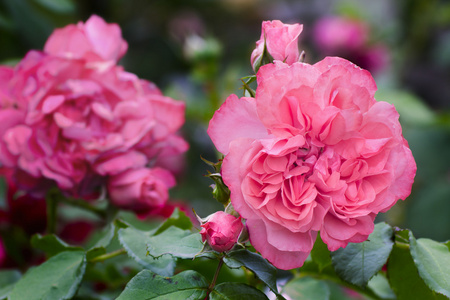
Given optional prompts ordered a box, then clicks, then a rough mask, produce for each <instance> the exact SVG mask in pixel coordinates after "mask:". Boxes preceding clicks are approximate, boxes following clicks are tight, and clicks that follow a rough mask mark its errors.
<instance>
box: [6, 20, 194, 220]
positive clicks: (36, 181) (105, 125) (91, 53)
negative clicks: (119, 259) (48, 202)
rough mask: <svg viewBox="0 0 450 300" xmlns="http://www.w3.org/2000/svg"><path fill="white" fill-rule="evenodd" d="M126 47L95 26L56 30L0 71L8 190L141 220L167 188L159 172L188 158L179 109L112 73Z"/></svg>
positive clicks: (106, 28) (170, 180) (110, 28)
mask: <svg viewBox="0 0 450 300" xmlns="http://www.w3.org/2000/svg"><path fill="white" fill-rule="evenodd" d="M126 50H127V43H126V42H125V41H124V40H123V38H122V35H121V30H120V28H119V26H118V25H117V24H108V23H106V22H105V21H104V20H103V19H101V18H100V17H98V16H92V17H91V18H89V20H87V21H86V22H85V23H82V22H80V23H78V24H76V25H69V26H66V27H64V28H61V29H57V30H56V31H55V32H54V33H53V34H52V35H51V36H50V37H49V39H48V40H47V42H46V44H45V47H44V50H43V51H30V52H28V53H27V55H26V56H25V57H24V58H23V59H22V60H21V61H20V62H19V63H18V64H17V66H15V67H14V68H12V67H7V66H1V67H0V118H1V120H2V123H1V125H0V163H1V165H2V167H5V168H10V169H12V170H13V171H14V179H15V181H16V183H17V185H18V186H19V187H20V188H21V189H23V190H25V191H27V192H30V193H34V194H42V193H44V192H45V191H46V190H48V189H49V188H51V187H52V186H55V185H56V186H57V187H58V188H60V189H61V190H62V191H64V192H65V193H67V194H70V195H72V196H80V197H88V196H91V195H93V194H94V193H96V192H98V191H99V190H100V189H101V187H103V186H106V187H107V190H108V192H109V197H110V200H111V201H112V203H113V204H115V205H117V206H119V207H121V208H125V209H132V210H135V211H137V212H146V211H149V210H151V209H153V208H155V207H160V206H161V205H163V204H164V203H165V201H166V200H167V198H168V189H169V188H170V187H172V186H173V185H174V184H175V179H174V177H173V175H172V173H171V170H170V168H171V166H170V164H168V162H170V161H171V159H178V158H179V156H180V155H181V154H182V153H183V152H185V151H186V150H187V148H188V145H187V143H186V142H185V141H184V140H183V139H182V138H181V137H180V136H179V135H178V133H177V132H178V130H179V129H180V127H181V126H182V125H183V123H184V110H185V106H184V103H182V102H178V101H175V100H173V99H171V98H169V97H166V96H164V95H163V94H162V93H161V91H160V90H159V89H158V88H157V87H156V86H155V85H154V84H153V83H151V82H148V81H146V80H142V79H139V78H138V77H137V76H136V75H134V74H131V73H128V72H126V71H125V70H124V69H123V67H121V66H119V65H118V64H117V62H118V60H119V59H120V58H121V57H122V56H123V55H124V54H125V52H126Z"/></svg>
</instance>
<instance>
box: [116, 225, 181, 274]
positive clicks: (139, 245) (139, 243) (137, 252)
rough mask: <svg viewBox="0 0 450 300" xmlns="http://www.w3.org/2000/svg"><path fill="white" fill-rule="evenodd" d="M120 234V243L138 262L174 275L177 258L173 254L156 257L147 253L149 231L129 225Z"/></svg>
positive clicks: (154, 269)
mask: <svg viewBox="0 0 450 300" xmlns="http://www.w3.org/2000/svg"><path fill="white" fill-rule="evenodd" d="M118 235H119V242H120V244H121V245H122V246H123V247H124V248H125V250H126V251H127V254H128V255H129V256H130V257H131V258H133V259H134V260H135V261H136V262H137V263H138V264H140V265H141V266H143V267H144V268H147V269H150V270H152V271H153V272H155V273H157V274H160V275H163V276H172V275H173V272H174V269H175V260H174V259H173V258H172V257H171V256H169V255H165V256H162V257H159V258H158V259H155V258H153V257H151V256H149V255H147V244H148V242H149V240H150V236H149V234H148V233H146V232H144V231H140V230H137V229H134V228H132V227H128V228H122V229H120V230H119V232H118Z"/></svg>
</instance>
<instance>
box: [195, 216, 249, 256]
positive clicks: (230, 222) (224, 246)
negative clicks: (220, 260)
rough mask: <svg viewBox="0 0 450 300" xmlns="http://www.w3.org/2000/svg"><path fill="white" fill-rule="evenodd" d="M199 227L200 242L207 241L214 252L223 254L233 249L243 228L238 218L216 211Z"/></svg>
mask: <svg viewBox="0 0 450 300" xmlns="http://www.w3.org/2000/svg"><path fill="white" fill-rule="evenodd" d="M201 227H202V230H201V231H200V234H201V235H202V241H203V242H204V241H205V240H207V241H208V244H209V245H210V246H211V248H212V249H213V250H214V251H217V252H224V251H228V250H230V249H231V248H233V246H234V244H236V242H237V240H238V238H239V235H240V233H241V231H242V228H243V227H244V226H243V225H242V222H241V218H240V217H239V218H236V217H234V216H232V215H229V214H227V213H225V212H223V211H218V212H216V213H214V214H212V215H210V216H209V217H208V218H207V219H206V223H204V224H202V225H201Z"/></svg>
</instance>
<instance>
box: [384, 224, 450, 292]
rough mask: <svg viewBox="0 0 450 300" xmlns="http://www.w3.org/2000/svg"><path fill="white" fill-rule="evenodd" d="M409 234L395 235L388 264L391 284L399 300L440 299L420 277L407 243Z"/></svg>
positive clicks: (405, 231) (404, 232) (406, 232)
mask: <svg viewBox="0 0 450 300" xmlns="http://www.w3.org/2000/svg"><path fill="white" fill-rule="evenodd" d="M408 233H409V230H402V231H400V232H397V233H396V234H395V244H394V247H393V248H392V252H391V255H390V256H389V261H388V264H387V278H388V280H389V284H390V286H391V288H392V290H393V291H394V293H395V295H396V296H397V299H398V300H410V299H427V300H428V299H430V300H431V299H440V298H441V297H439V295H436V294H434V292H433V291H431V290H430V289H429V288H428V287H427V286H426V284H425V282H424V281H423V280H422V278H420V276H419V273H418V270H417V268H416V266H415V264H414V261H413V258H412V256H411V253H410V250H409V244H406V243H405V236H407V235H408ZM441 296H442V295H441ZM442 297H444V296H442ZM444 298H445V297H444Z"/></svg>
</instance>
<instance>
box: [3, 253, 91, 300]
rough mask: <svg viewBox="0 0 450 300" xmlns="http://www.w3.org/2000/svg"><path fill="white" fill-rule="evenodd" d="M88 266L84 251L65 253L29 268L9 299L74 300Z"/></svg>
mask: <svg viewBox="0 0 450 300" xmlns="http://www.w3.org/2000/svg"><path fill="white" fill-rule="evenodd" d="M85 269H86V256H85V254H84V252H83V251H65V252H61V253H59V254H57V255H55V256H53V257H52V258H50V259H49V260H47V261H46V262H44V263H43V264H41V265H39V266H37V267H35V268H32V269H30V270H28V272H27V273H25V275H24V276H23V277H22V279H20V280H19V281H18V282H17V283H16V285H15V286H14V288H13V290H12V291H11V294H10V295H9V297H8V299H9V300H23V299H27V300H34V299H36V300H38V299H39V300H40V299H70V298H72V297H73V296H74V295H75V293H76V292H77V289H78V287H79V285H80V283H81V280H82V278H83V275H84V272H85Z"/></svg>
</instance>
